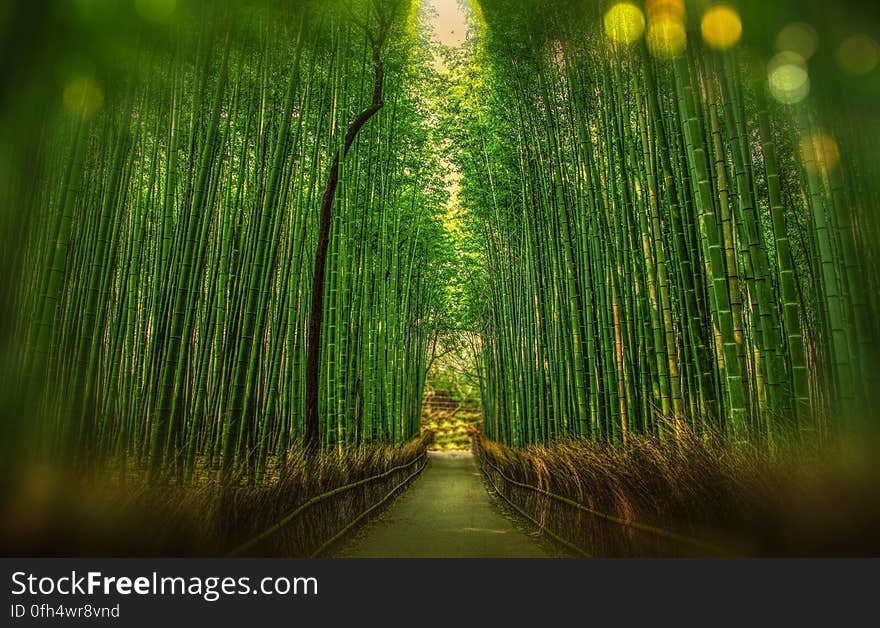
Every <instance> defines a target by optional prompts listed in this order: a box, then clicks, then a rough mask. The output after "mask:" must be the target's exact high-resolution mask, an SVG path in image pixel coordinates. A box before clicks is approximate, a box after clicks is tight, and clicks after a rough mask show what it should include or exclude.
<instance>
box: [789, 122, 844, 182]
mask: <svg viewBox="0 0 880 628" xmlns="http://www.w3.org/2000/svg"><path fill="white" fill-rule="evenodd" d="M799 149H800V155H801V161H802V162H803V164H804V168H806V169H807V171H808V172H812V173H814V174H823V175H826V176H827V175H828V173H829V172H830V171H831V170H833V169H834V168H836V167H837V164H839V163H840V148H839V147H838V146H837V142H836V141H835V139H834V138H833V137H831V135H829V134H828V133H825V132H823V131H814V132H812V133H809V134H806V135H804V136H803V137H802V138H801V141H800V145H799Z"/></svg>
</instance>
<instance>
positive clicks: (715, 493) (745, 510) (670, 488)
mask: <svg viewBox="0 0 880 628" xmlns="http://www.w3.org/2000/svg"><path fill="white" fill-rule="evenodd" d="M876 451H880V450H878V449H877V447H875V446H874V444H872V443H869V442H862V443H858V444H856V445H855V446H847V447H843V446H841V447H835V448H831V447H828V448H824V449H821V450H814V451H813V452H812V453H811V454H809V455H807V456H800V457H798V458H793V457H792V456H790V455H785V454H777V455H770V454H769V453H768V452H766V451H761V450H756V449H746V448H736V447H732V446H728V445H723V444H720V441H717V442H712V441H706V440H703V439H701V438H699V437H697V436H696V435H694V434H693V433H691V432H688V431H686V430H682V431H681V434H680V438H679V439H678V440H672V439H669V440H658V439H651V438H643V437H632V438H630V439H629V440H628V442H627V444H626V446H610V445H607V444H603V443H600V442H596V441H590V440H571V441H562V442H555V443H552V444H547V445H540V446H531V447H528V448H525V449H522V450H515V449H511V448H509V447H506V446H504V445H502V444H499V443H497V442H493V441H490V440H488V439H485V438H479V437H478V438H477V439H475V453H476V454H477V456H478V458H479V460H480V462H481V467H482V469H483V471H484V473H486V474H487V476H488V477H489V478H490V479H491V480H492V482H493V483H494V484H495V485H496V486H497V487H498V489H499V490H500V491H501V492H502V493H504V495H505V497H507V498H508V499H510V500H511V501H512V502H513V503H514V504H516V505H517V506H519V507H520V508H522V509H523V510H524V511H525V512H526V513H527V514H528V515H529V516H530V517H531V518H532V519H534V520H535V521H537V522H538V523H539V525H540V527H541V528H542V529H546V530H549V531H550V532H553V533H555V534H557V535H559V536H560V537H562V538H563V539H565V540H567V541H569V542H570V543H572V544H574V545H575V546H577V547H579V548H582V549H583V550H585V551H586V552H587V553H589V554H591V555H595V556H715V555H719V556H864V555H870V556H876V555H880V491H878V490H877V487H878V486H880V483H878V481H880V465H878V464H877V461H876V458H875V456H874V452H876ZM490 464H491V465H492V466H495V467H497V468H498V469H500V471H501V473H499V472H498V471H497V470H495V469H493V468H492V466H490ZM502 473H503V474H504V475H506V476H508V477H509V478H510V479H512V480H515V481H518V482H522V483H525V484H529V485H532V486H536V487H540V488H541V489H543V490H545V491H548V492H551V493H555V494H558V495H561V496H563V497H566V498H568V499H570V500H574V501H576V502H578V503H579V504H582V505H583V506H585V507H587V508H589V509H591V510H594V511H596V512H599V513H603V514H606V515H609V516H610V518H613V519H617V520H620V521H612V520H609V519H606V518H603V517H602V516H599V515H597V514H591V513H588V512H584V511H583V510H579V509H577V508H575V507H572V506H570V505H567V504H565V503H561V502H560V501H559V500H557V499H554V498H552V497H549V496H547V495H543V494H540V493H537V492H535V491H533V490H530V489H526V488H523V487H520V486H517V485H515V484H513V483H511V482H509V481H507V480H505V479H504V478H503V477H502ZM640 524H641V525H640ZM647 528H656V529H657V530H656V531H651V530H649V529H647ZM667 533H668V534H667ZM681 537H687V538H688V539H690V541H686V540H684V539H682V538H681Z"/></svg>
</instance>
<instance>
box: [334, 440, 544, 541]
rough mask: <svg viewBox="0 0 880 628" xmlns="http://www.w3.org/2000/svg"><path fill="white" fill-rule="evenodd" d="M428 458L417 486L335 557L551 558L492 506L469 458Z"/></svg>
mask: <svg viewBox="0 0 880 628" xmlns="http://www.w3.org/2000/svg"><path fill="white" fill-rule="evenodd" d="M429 456H430V462H429V463H428V466H427V468H426V469H425V470H424V471H423V472H422V474H421V476H420V477H419V478H418V479H417V480H416V481H415V483H414V484H413V485H412V486H411V487H410V488H409V489H407V491H406V492H405V493H404V494H403V495H401V496H400V497H399V498H397V499H396V500H395V502H394V503H393V504H392V505H391V506H390V507H389V508H388V510H386V511H385V512H383V513H382V514H381V515H380V516H379V517H378V518H377V519H376V520H375V521H373V522H372V523H371V524H369V526H368V527H367V528H366V529H365V530H364V531H362V532H361V534H360V535H358V536H357V537H356V538H354V539H352V540H351V541H350V542H349V543H348V544H347V545H346V546H345V547H343V548H342V549H341V550H340V551H339V553H338V554H337V556H340V557H359V558H380V557H381V558H384V557H389V558H395V557H401V558H415V557H431V558H434V557H440V558H468V557H472V558H492V557H500V558H504V557H521V558H522V557H547V556H550V554H549V553H548V551H547V550H545V549H544V548H543V547H542V546H541V545H540V544H539V543H538V542H537V541H536V540H535V539H534V538H532V537H530V536H528V535H527V534H525V533H523V532H522V531H520V530H518V529H517V528H516V527H514V525H513V524H512V523H511V521H510V520H509V519H508V518H507V517H506V516H505V515H504V514H502V513H501V512H500V511H499V509H498V508H497V507H496V506H495V504H494V503H492V501H491V500H490V498H489V495H488V494H487V493H486V489H485V487H484V486H483V481H482V478H481V477H480V471H479V469H478V468H477V464H476V462H475V461H474V457H473V454H471V453H470V452H465V451H454V452H430V453H429Z"/></svg>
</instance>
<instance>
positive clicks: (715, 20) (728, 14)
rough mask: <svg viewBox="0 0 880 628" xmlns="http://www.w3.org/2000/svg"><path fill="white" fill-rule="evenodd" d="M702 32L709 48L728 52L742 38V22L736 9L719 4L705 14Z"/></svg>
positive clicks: (701, 24) (701, 27) (701, 26)
mask: <svg viewBox="0 0 880 628" xmlns="http://www.w3.org/2000/svg"><path fill="white" fill-rule="evenodd" d="M700 31H701V32H702V34H703V40H704V41H705V42H706V43H707V44H708V45H709V46H711V47H712V48H716V49H718V50H726V49H728V48H731V47H732V46H735V45H736V43H737V42H738V41H739V39H740V37H742V20H741V19H740V17H739V13H737V12H736V10H735V9H733V8H731V7H729V6H727V5H726V4H718V5H715V6H714V7H711V8H710V9H709V10H707V11H706V13H705V14H703V21H702V22H700Z"/></svg>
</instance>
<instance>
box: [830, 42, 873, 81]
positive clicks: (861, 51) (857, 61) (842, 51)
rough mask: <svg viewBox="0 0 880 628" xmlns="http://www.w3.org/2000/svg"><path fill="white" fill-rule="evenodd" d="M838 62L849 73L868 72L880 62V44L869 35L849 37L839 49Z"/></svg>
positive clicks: (860, 73) (862, 73)
mask: <svg viewBox="0 0 880 628" xmlns="http://www.w3.org/2000/svg"><path fill="white" fill-rule="evenodd" d="M837 62H838V64H840V68H841V69H842V70H843V71H844V72H848V73H849V74H855V75H857V76H858V75H865V74H868V73H869V72H872V71H873V70H874V68H876V67H877V65H878V64H880V44H878V43H877V42H876V41H875V40H874V39H872V38H871V37H868V36H867V35H853V36H852V37H848V38H847V39H845V40H844V41H843V43H841V44H840V47H839V48H838V49H837Z"/></svg>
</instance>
